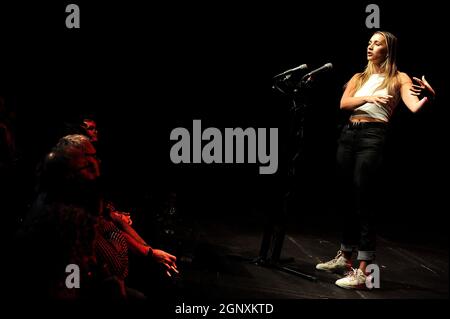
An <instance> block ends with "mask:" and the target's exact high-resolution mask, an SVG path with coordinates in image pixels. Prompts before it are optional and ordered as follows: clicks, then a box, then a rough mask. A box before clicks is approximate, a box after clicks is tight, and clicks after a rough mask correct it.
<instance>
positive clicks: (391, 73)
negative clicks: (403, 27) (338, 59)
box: [354, 31, 399, 95]
mask: <svg viewBox="0 0 450 319" xmlns="http://www.w3.org/2000/svg"><path fill="white" fill-rule="evenodd" d="M377 33H378V34H381V35H382V36H383V37H384V39H385V40H386V47H387V54H386V60H384V61H383V63H382V64H381V65H380V67H381V70H382V74H383V75H384V76H385V79H384V81H383V82H382V83H381V84H380V86H379V87H378V88H377V90H381V89H384V88H386V87H387V89H388V94H390V95H395V92H396V91H397V90H398V87H399V80H398V70H397V63H396V58H397V38H396V37H395V35H393V34H392V33H390V32H386V31H376V32H375V33H374V34H377ZM375 73H376V69H375V65H374V63H373V62H372V61H369V62H368V63H367V66H366V68H365V70H364V72H362V73H359V74H358V75H357V77H356V83H355V89H354V92H356V91H358V90H359V89H360V88H361V87H362V86H363V85H364V83H366V82H367V80H368V79H369V77H370V76H371V75H372V74H375Z"/></svg>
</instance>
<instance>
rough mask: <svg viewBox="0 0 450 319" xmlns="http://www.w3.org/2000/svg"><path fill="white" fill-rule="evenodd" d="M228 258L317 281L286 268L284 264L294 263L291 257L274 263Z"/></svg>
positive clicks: (240, 257) (262, 260) (261, 260)
mask: <svg viewBox="0 0 450 319" xmlns="http://www.w3.org/2000/svg"><path fill="white" fill-rule="evenodd" d="M228 257H231V258H234V259H238V260H240V261H245V262H249V263H251V264H254V265H256V266H261V267H267V268H272V269H276V270H279V271H283V272H286V273H288V274H291V275H295V276H297V277H301V278H304V279H307V280H310V281H317V277H314V276H312V275H308V274H305V273H303V272H301V271H300V270H299V269H297V268H295V267H290V266H287V265H286V264H288V263H292V262H293V261H294V258H292V257H290V258H284V259H280V260H279V261H276V262H274V261H270V260H267V259H265V258H263V257H261V256H259V257H256V258H248V257H242V256H236V255H229V256H228Z"/></svg>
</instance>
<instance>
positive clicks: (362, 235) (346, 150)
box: [337, 122, 387, 260]
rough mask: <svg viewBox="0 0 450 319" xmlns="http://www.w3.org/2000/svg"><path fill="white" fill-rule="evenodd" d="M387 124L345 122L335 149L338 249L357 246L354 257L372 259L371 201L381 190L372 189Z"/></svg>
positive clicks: (374, 236) (374, 242) (374, 241)
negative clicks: (339, 224) (339, 227)
mask: <svg viewBox="0 0 450 319" xmlns="http://www.w3.org/2000/svg"><path fill="white" fill-rule="evenodd" d="M386 133H387V124H385V123H379V122H375V123H374V122H370V123H361V122H360V123H349V124H347V125H346V126H345V127H344V129H343V130H342V133H341V136H340V139H339V145H338V150H337V165H338V191H339V197H338V198H339V201H340V208H341V212H342V221H343V231H344V233H343V238H342V244H341V250H342V251H344V252H351V251H353V250H354V249H355V248H357V249H358V260H373V259H375V247H376V232H375V221H376V216H375V212H374V206H375V204H376V203H377V202H378V201H380V200H382V199H383V191H382V190H380V189H375V187H374V186H375V185H376V182H377V180H376V178H377V176H379V168H380V166H381V163H382V159H383V148H384V143H385V137H386Z"/></svg>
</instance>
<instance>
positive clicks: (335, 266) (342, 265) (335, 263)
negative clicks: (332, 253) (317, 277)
mask: <svg viewBox="0 0 450 319" xmlns="http://www.w3.org/2000/svg"><path fill="white" fill-rule="evenodd" d="M316 269H318V270H325V271H330V272H338V271H349V270H350V269H352V265H351V263H350V260H348V259H347V258H345V257H344V253H343V252H342V251H341V250H339V251H338V253H337V255H336V257H334V258H333V259H332V260H330V261H327V262H325V263H320V264H317V265H316Z"/></svg>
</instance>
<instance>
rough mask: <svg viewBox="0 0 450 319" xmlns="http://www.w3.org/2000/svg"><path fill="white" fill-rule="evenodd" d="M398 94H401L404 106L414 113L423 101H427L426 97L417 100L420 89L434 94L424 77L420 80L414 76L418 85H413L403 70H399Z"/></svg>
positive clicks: (422, 104)
mask: <svg viewBox="0 0 450 319" xmlns="http://www.w3.org/2000/svg"><path fill="white" fill-rule="evenodd" d="M399 76H400V94H401V96H402V100H403V103H405V105H406V107H407V108H408V109H410V110H411V112H413V113H416V112H417V111H419V110H420V109H421V108H422V106H424V104H425V103H427V102H428V97H424V98H422V99H420V100H419V98H418V96H419V95H420V93H421V92H422V90H424V89H426V90H427V91H429V92H430V93H431V94H432V95H435V92H434V90H433V88H432V87H431V86H430V84H429V83H428V82H427V81H426V80H425V77H424V76H423V77H422V80H420V79H418V78H414V80H415V81H417V82H418V83H419V85H413V82H412V80H411V78H410V77H409V76H408V75H407V74H406V73H403V72H400V75H399Z"/></svg>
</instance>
